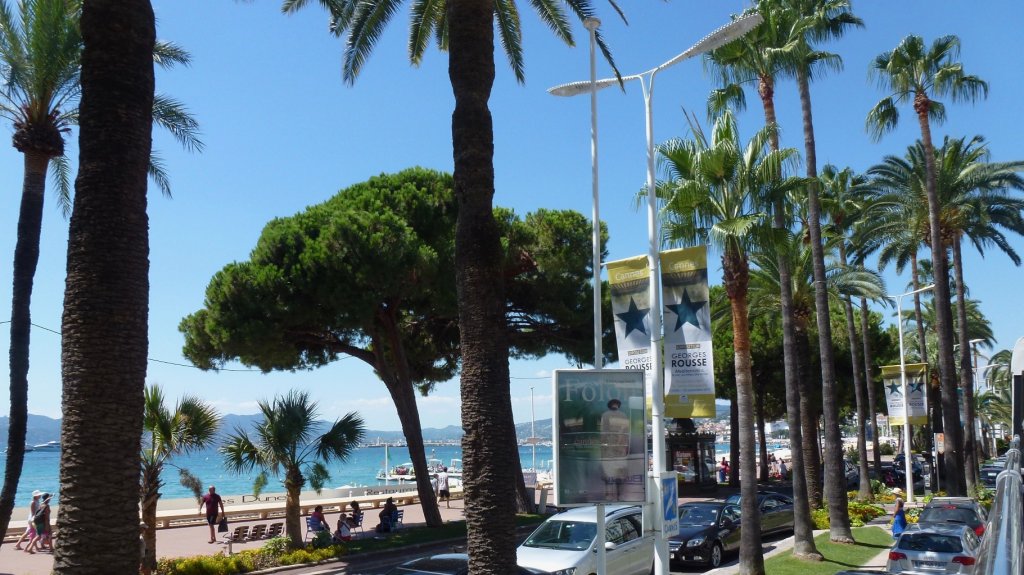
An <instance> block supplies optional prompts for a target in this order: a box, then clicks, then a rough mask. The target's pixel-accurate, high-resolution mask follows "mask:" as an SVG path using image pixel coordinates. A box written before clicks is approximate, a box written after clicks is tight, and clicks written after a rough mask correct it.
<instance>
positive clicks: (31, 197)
mask: <svg viewBox="0 0 1024 575" xmlns="http://www.w3.org/2000/svg"><path fill="white" fill-rule="evenodd" d="M49 161H50V160H49V157H47V156H46V155H44V154H38V153H34V152H26V153H25V178H24V180H23V181H22V188H21V211H20V212H19V214H18V240H17V243H16V244H15V246H14V266H13V274H12V275H13V276H14V281H13V284H14V286H13V289H12V293H11V347H10V370H11V371H10V376H11V416H10V420H9V421H8V431H7V461H6V467H5V468H4V486H3V490H0V533H7V527H8V525H10V522H11V512H12V511H13V510H14V504H15V503H16V502H15V500H14V498H15V497H16V495H17V492H18V482H19V481H20V480H21V469H22V467H23V466H24V463H25V437H26V435H27V431H28V365H29V342H30V339H31V332H32V283H33V280H34V278H35V275H36V264H38V263H39V237H40V235H41V234H42V228H43V192H44V191H45V190H46V167H47V164H48V163H49ZM0 544H2V542H0Z"/></svg>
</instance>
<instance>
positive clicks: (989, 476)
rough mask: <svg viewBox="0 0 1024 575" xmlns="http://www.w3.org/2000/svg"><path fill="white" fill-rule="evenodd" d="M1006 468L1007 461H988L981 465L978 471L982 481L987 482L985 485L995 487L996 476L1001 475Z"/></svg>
mask: <svg viewBox="0 0 1024 575" xmlns="http://www.w3.org/2000/svg"><path fill="white" fill-rule="evenodd" d="M1004 469H1006V464H1005V463H1002V464H991V463H986V464H985V465H982V466H981V469H980V470H979V471H978V476H979V477H980V478H981V482H982V483H984V484H985V487H989V488H992V489H995V487H996V478H998V477H999V474H1000V473H1002V472H1003V470H1004Z"/></svg>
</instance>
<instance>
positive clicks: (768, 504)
mask: <svg viewBox="0 0 1024 575" xmlns="http://www.w3.org/2000/svg"><path fill="white" fill-rule="evenodd" d="M778 506H779V502H778V500H776V499H775V498H773V497H768V498H766V499H765V500H764V503H762V504H761V511H771V510H772V509H775V508H776V507H778Z"/></svg>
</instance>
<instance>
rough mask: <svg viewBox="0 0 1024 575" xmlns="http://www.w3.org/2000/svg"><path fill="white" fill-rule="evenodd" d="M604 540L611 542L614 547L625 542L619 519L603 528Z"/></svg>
mask: <svg viewBox="0 0 1024 575" xmlns="http://www.w3.org/2000/svg"><path fill="white" fill-rule="evenodd" d="M604 539H605V541H611V542H612V543H614V544H616V545H619V544H620V543H625V542H626V534H625V533H624V532H623V531H622V520H621V519H616V520H615V521H612V522H611V523H609V524H608V526H607V527H605V531H604Z"/></svg>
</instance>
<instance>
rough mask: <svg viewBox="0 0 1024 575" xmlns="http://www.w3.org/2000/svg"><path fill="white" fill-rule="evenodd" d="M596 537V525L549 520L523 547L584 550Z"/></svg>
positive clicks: (584, 522) (583, 522)
mask: <svg viewBox="0 0 1024 575" xmlns="http://www.w3.org/2000/svg"><path fill="white" fill-rule="evenodd" d="M596 536H597V524H596V523H589V522H586V521H553V520H550V519H549V520H547V521H545V522H544V523H543V524H541V526H540V527H538V528H537V530H536V531H534V532H533V533H532V534H531V535H530V537H529V538H528V539H527V540H526V541H525V542H524V543H523V545H524V546H526V547H542V548H547V549H586V548H588V547H590V544H591V543H593V541H594V537H596Z"/></svg>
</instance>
